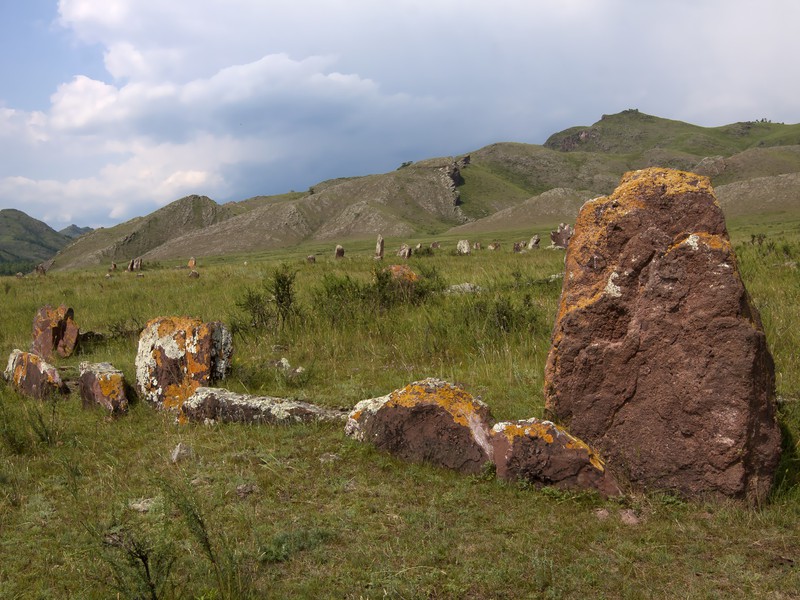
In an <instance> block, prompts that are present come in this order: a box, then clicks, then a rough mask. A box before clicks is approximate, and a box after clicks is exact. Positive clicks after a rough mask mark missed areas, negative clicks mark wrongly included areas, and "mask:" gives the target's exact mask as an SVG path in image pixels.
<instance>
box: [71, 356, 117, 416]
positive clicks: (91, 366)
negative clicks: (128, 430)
mask: <svg viewBox="0 0 800 600" xmlns="http://www.w3.org/2000/svg"><path fill="white" fill-rule="evenodd" d="M78 384H79V387H80V393H81V399H82V400H83V407H84V408H94V407H97V406H100V407H102V408H104V409H105V410H107V411H108V412H109V413H111V414H112V415H119V414H123V413H126V412H128V397H127V395H126V393H125V375H123V373H122V371H120V370H119V369H115V368H114V367H113V366H112V365H111V364H110V363H107V362H104V363H89V362H82V363H81V364H80V376H79V378H78Z"/></svg>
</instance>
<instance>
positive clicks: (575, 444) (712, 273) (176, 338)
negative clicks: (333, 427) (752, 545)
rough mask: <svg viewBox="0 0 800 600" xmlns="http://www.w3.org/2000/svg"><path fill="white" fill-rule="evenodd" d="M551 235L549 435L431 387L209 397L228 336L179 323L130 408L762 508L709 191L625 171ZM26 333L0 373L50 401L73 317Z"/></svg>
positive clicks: (734, 318)
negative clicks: (554, 244)
mask: <svg viewBox="0 0 800 600" xmlns="http://www.w3.org/2000/svg"><path fill="white" fill-rule="evenodd" d="M563 231H566V232H567V233H568V237H570V238H572V239H571V241H569V245H568V249H567V255H566V270H565V271H566V275H565V277H564V284H563V289H562V294H561V299H560V304H559V310H558V314H557V317H556V323H555V327H554V333H553V338H552V346H551V349H550V352H549V355H548V359H547V366H546V371H545V398H546V403H547V404H546V408H547V411H548V414H549V415H552V418H554V420H556V421H558V422H559V423H560V424H559V425H556V424H555V423H554V422H551V421H546V420H539V419H535V418H531V419H526V420H521V421H513V422H501V423H495V422H494V421H493V419H492V417H491V415H490V413H489V409H488V407H487V406H486V405H485V404H484V403H483V402H481V401H480V400H478V399H475V398H473V397H472V396H471V395H469V393H468V392H466V391H465V390H464V389H462V388H461V387H458V386H455V385H452V384H450V383H447V382H444V381H441V380H438V379H425V380H423V381H417V382H413V383H411V384H409V385H408V386H406V387H405V388H402V389H399V390H395V391H393V392H391V393H390V394H388V395H386V396H382V397H379V398H372V399H368V400H363V401H361V402H359V403H358V404H357V405H356V406H355V407H354V408H353V409H352V410H350V411H344V410H335V409H328V408H321V407H318V406H315V405H312V404H306V403H300V402H292V401H289V400H285V399H280V398H273V397H268V396H249V395H243V394H235V393H232V392H229V391H227V390H223V389H218V388H213V387H209V386H210V385H211V384H213V383H214V382H216V381H219V380H221V379H223V378H224V377H225V374H226V373H227V371H228V369H229V368H230V360H231V355H232V351H233V348H232V343H231V336H230V333H229V332H228V330H227V329H226V328H225V326H224V325H222V324H221V323H218V322H215V323H203V322H202V321H200V320H197V319H190V318H187V317H160V318H158V319H154V320H152V321H150V322H148V323H147V325H146V327H145V328H144V330H143V331H142V333H141V336H140V338H139V346H138V351H137V356H136V383H137V388H138V393H139V396H140V397H141V398H143V399H145V400H146V401H147V402H149V403H150V404H152V405H153V406H155V407H157V408H159V409H163V410H170V411H173V412H175V413H176V414H177V416H178V419H179V420H180V421H182V422H187V421H193V422H211V421H221V422H250V423H252V422H256V423H290V422H298V421H309V420H329V421H344V422H345V423H346V424H345V432H346V434H347V435H349V436H351V437H353V438H354V439H357V440H362V441H365V442H369V443H372V444H374V445H375V446H377V447H378V448H381V449H384V450H386V451H388V452H391V453H393V454H395V455H397V456H399V457H401V458H404V459H407V460H412V461H421V462H429V463H433V464H436V465H440V466H443V467H447V468H451V469H455V470H457V471H459V472H463V473H479V472H481V471H482V470H483V469H484V468H485V465H487V464H489V465H492V466H493V468H494V470H495V471H496V473H497V476H498V477H500V478H503V479H509V480H518V479H523V480H526V481H529V482H532V483H534V484H535V485H553V486H560V487H567V488H577V489H594V490H597V491H598V492H600V493H601V494H604V495H615V494H618V493H620V489H621V487H627V486H632V487H633V488H634V489H645V490H661V491H668V492H676V493H679V494H681V495H683V496H685V497H703V498H705V497H729V498H742V499H746V500H748V501H750V502H751V503H759V502H762V501H763V500H765V499H766V497H767V494H768V492H769V490H770V486H771V484H772V480H773V477H774V473H775V470H776V468H777V465H778V461H779V458H780V447H781V434H780V429H779V426H778V423H777V418H776V406H775V399H774V381H775V380H774V365H773V362H772V358H771V355H770V353H769V350H768V348H767V344H766V338H765V335H764V331H763V327H762V325H761V322H760V319H759V317H758V312H757V310H756V309H755V307H754V306H753V305H752V303H751V301H750V299H749V297H748V295H747V292H746V290H745V288H744V285H743V283H742V281H741V277H740V276H739V272H738V268H737V265H736V257H735V255H734V253H733V250H732V248H731V244H730V241H729V239H728V235H727V231H726V229H725V224H724V218H723V216H722V212H721V210H720V208H719V205H718V203H717V201H716V198H715V196H714V193H713V190H712V189H711V186H710V183H709V181H708V179H707V178H704V177H701V176H698V175H694V174H691V173H685V172H681V171H674V170H669V169H646V170H643V171H636V172H632V173H628V174H626V175H625V176H624V177H623V179H622V182H621V184H620V186H619V187H618V188H617V190H615V192H614V193H613V194H612V195H611V196H609V197H606V198H598V199H595V200H591V201H589V202H587V203H586V204H585V205H584V206H583V208H582V209H581V212H580V215H579V217H578V221H577V223H576V226H575V230H574V233H573V231H572V230H571V228H568V227H567V226H565V227H564V230H563ZM380 241H382V240H379V242H380ZM376 251H377V248H376ZM395 267H396V268H397V270H398V273H399V274H398V275H396V276H407V277H411V275H408V274H406V275H402V274H400V273H404V271H403V269H404V268H406V269H407V267H405V265H395V266H394V267H393V269H394V268H395ZM412 273H413V272H412ZM33 337H34V344H33V348H34V350H35V353H26V352H21V351H19V350H15V351H14V352H12V355H11V357H10V358H9V364H8V367H7V369H6V378H7V379H8V380H9V381H11V382H12V383H13V385H15V387H17V389H19V390H20V391H22V392H24V393H29V394H31V395H33V396H37V397H43V396H46V395H48V394H63V393H65V392H66V391H67V389H66V386H64V384H63V383H62V382H61V381H60V379H59V377H58V372H57V371H56V370H55V369H54V368H53V367H51V366H50V365H49V364H48V363H46V362H45V360H44V358H43V357H48V356H61V357H64V356H68V355H69V353H70V352H71V351H72V349H74V346H75V344H74V343H73V340H75V339H79V338H80V336H79V333H78V330H77V327H76V326H75V325H74V321H73V314H72V311H71V310H70V309H68V308H66V307H59V308H58V309H52V308H50V307H45V308H44V309H42V311H40V313H39V314H38V315H37V318H36V319H35V320H34V331H33ZM120 377H121V373H120V372H119V371H117V370H116V369H114V368H113V367H112V366H111V365H107V364H104V363H99V364H87V363H82V364H81V384H80V390H81V396H82V398H83V399H84V404H85V405H95V404H99V405H102V406H105V407H106V409H107V410H109V411H110V412H112V413H122V412H124V410H125V407H126V406H127V399H125V400H123V397H124V396H123V393H124V389H125V385H124V383H120V384H118V385H117V384H116V383H113V384H112V381H114V382H116V381H117V379H118V378H120ZM84 378H85V379H84ZM112 389H113V390H116V391H113V392H110V391H109V390H112ZM576 436H578V437H576ZM601 456H602V458H601Z"/></svg>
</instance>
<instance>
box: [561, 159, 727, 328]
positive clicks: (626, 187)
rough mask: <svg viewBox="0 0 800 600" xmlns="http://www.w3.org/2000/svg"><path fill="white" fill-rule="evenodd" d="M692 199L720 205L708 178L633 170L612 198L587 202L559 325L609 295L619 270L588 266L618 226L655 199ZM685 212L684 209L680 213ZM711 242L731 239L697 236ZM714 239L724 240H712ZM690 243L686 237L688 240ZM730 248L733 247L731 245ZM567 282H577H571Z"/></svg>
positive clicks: (569, 258)
mask: <svg viewBox="0 0 800 600" xmlns="http://www.w3.org/2000/svg"><path fill="white" fill-rule="evenodd" d="M688 194H707V195H709V196H711V197H712V198H713V202H714V204H715V205H716V206H719V203H718V201H717V199H716V196H715V195H714V190H713V188H712V187H711V181H710V180H709V179H708V178H707V177H704V176H702V175H697V174H694V173H689V172H686V171H678V170H675V169H664V168H657V167H652V168H648V169H642V170H639V171H630V172H628V173H625V174H624V175H623V176H622V179H621V181H620V184H619V186H618V187H617V188H616V189H615V190H614V192H613V193H612V194H611V195H610V196H603V197H599V198H595V199H593V200H589V201H587V202H586V203H585V204H584V205H583V207H582V208H581V210H580V213H579V214H578V218H577V220H576V222H575V234H574V235H573V237H572V239H571V240H570V244H569V247H568V249H567V255H566V258H565V272H566V274H567V276H566V277H565V281H564V291H563V292H562V295H561V299H560V301H559V306H558V312H557V317H556V321H557V322H561V321H562V320H563V319H564V318H565V317H566V316H567V315H568V314H569V313H571V312H573V311H576V310H582V309H584V308H586V307H588V306H591V305H592V304H594V303H595V302H598V301H600V300H602V299H603V298H605V297H606V296H607V294H606V291H607V286H608V280H609V277H612V276H613V273H614V272H615V270H616V268H617V265H615V264H614V263H613V261H610V262H609V264H607V265H605V266H604V267H603V268H602V269H600V270H599V271H592V272H588V271H587V269H586V265H590V264H592V261H593V257H594V256H596V255H597V254H598V249H601V248H603V247H604V246H605V244H606V240H607V238H608V236H609V234H610V233H611V232H612V230H613V226H614V224H615V223H619V222H620V221H621V220H622V219H623V217H625V216H626V215H628V214H629V213H632V212H634V211H637V210H645V209H647V208H648V201H652V199H653V198H659V199H662V198H666V199H669V200H670V201H673V202H675V201H680V200H681V199H682V198H684V197H686V195H688ZM678 210H680V209H678ZM695 235H698V236H705V237H704V238H703V239H705V238H706V237H707V238H708V239H709V242H708V243H709V245H710V244H715V245H714V246H710V247H715V248H716V247H717V245H720V244H723V243H724V242H726V240H725V239H724V238H723V237H721V236H714V235H711V234H704V233H697V234H695ZM710 238H719V241H712V240H711V239H710ZM684 240H685V238H684ZM728 245H729V244H728ZM567 278H572V279H576V281H567ZM560 337H561V331H557V332H556V333H555V336H554V339H553V341H554V343H557V342H558V341H559V340H560Z"/></svg>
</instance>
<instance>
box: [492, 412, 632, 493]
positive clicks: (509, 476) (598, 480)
mask: <svg viewBox="0 0 800 600" xmlns="http://www.w3.org/2000/svg"><path fill="white" fill-rule="evenodd" d="M491 439H492V447H493V449H494V464H495V467H496V472H497V477H498V478H499V479H504V480H507V481H519V480H522V481H527V482H530V483H533V484H535V485H537V486H553V487H557V488H566V489H576V490H597V491H598V492H600V493H601V494H602V495H603V496H618V495H619V494H620V489H619V486H618V485H617V483H616V481H614V478H613V477H612V476H611V475H610V474H609V473H608V471H607V470H606V468H605V463H604V462H603V460H602V459H601V458H600V456H599V455H598V454H597V452H595V451H594V450H593V449H592V448H590V447H589V446H588V445H587V444H586V443H584V442H582V441H581V440H579V439H578V438H576V437H574V436H572V435H570V434H569V433H567V432H566V431H565V430H564V429H562V428H561V427H558V426H557V425H555V424H554V423H551V422H550V421H540V420H539V419H528V420H526V421H514V422H504V423H497V424H496V425H495V426H494V427H493V428H492V438H491Z"/></svg>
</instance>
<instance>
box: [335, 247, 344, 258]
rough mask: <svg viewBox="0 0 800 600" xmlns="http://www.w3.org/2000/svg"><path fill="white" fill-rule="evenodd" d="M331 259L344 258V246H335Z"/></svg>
mask: <svg viewBox="0 0 800 600" xmlns="http://www.w3.org/2000/svg"><path fill="white" fill-rule="evenodd" d="M333 257H334V258H344V246H342V245H341V244H336V248H334V249H333Z"/></svg>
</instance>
